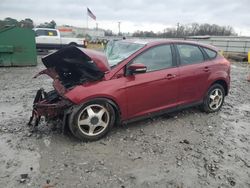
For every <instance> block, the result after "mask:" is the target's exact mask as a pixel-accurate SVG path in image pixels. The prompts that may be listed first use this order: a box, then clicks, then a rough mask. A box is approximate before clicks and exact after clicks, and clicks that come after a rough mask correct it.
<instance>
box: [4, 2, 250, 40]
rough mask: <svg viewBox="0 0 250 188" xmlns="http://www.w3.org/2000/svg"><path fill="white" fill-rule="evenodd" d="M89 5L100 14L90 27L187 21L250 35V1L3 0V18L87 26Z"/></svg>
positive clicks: (125, 28) (127, 28) (151, 26)
mask: <svg viewBox="0 0 250 188" xmlns="http://www.w3.org/2000/svg"><path fill="white" fill-rule="evenodd" d="M86 7H88V8H89V9H90V10H91V11H92V12H93V13H94V14H95V16H96V17H97V20H96V21H94V20H92V19H91V18H90V17H89V19H88V26H89V27H90V28H93V27H95V26H96V23H98V25H99V27H100V28H104V29H111V30H113V32H118V21H120V22H121V31H122V32H133V31H136V30H153V31H155V32H157V31H163V29H164V28H166V27H170V26H176V24H177V23H178V22H179V23H180V24H188V23H193V22H197V23H210V24H218V25H225V26H226V25H231V26H233V27H234V28H235V30H236V32H238V34H242V35H249V36H250V11H249V7H250V0H207V1H206V0H41V1H36V0H23V1H21V0H0V19H3V18H5V17H13V18H16V19H18V20H20V19H24V18H31V19H33V21H34V22H35V24H39V23H41V22H45V21H51V20H55V21H56V23H57V25H61V24H68V25H73V26H80V27H86V25H87V18H86V17H87V11H86Z"/></svg>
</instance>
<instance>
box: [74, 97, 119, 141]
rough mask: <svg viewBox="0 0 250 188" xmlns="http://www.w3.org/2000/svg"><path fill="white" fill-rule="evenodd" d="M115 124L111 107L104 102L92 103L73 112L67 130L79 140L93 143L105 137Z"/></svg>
mask: <svg viewBox="0 0 250 188" xmlns="http://www.w3.org/2000/svg"><path fill="white" fill-rule="evenodd" d="M114 122H115V111H114V109H113V107H112V106H111V105H110V104H109V103H107V102H104V101H99V100H96V101H93V102H90V103H87V104H85V105H83V106H81V107H80V108H78V109H75V110H73V112H72V113H71V115H70V118H69V128H70V130H71V132H72V134H73V135H75V136H76V137H77V138H79V139H81V140H86V141H93V140H98V139H100V138H102V137H103V136H105V135H106V134H107V133H108V131H109V130H110V129H111V127H112V126H113V124H114Z"/></svg>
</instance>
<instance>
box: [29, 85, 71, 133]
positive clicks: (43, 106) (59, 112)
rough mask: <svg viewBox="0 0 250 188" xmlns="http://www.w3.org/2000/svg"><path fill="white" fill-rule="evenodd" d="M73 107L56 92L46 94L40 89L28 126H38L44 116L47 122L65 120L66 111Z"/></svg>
mask: <svg viewBox="0 0 250 188" xmlns="http://www.w3.org/2000/svg"><path fill="white" fill-rule="evenodd" d="M70 106H72V103H71V102H70V101H69V100H67V99H64V98H62V97H60V96H59V95H58V94H57V92H56V91H55V90H53V91H50V92H48V93H47V92H45V91H44V89H42V88H41V89H39V90H38V91H37V93H36V96H35V99H34V102H33V110H32V116H31V117H30V120H29V123H28V125H30V126H33V128H34V127H36V126H38V124H39V122H40V120H41V117H42V116H44V117H45V119H46V120H47V121H49V120H53V119H54V118H56V119H57V118H60V119H63V117H64V113H65V110H66V109H68V108H69V107H70Z"/></svg>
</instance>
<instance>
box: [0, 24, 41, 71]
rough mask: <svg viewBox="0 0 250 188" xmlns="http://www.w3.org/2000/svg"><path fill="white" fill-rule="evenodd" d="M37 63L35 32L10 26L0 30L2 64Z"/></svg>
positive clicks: (30, 64) (23, 64)
mask: <svg viewBox="0 0 250 188" xmlns="http://www.w3.org/2000/svg"><path fill="white" fill-rule="evenodd" d="M32 65H37V56H36V44H35V33H34V31H33V30H31V29H27V28H18V27H8V28H4V29H1V30H0V66H32Z"/></svg>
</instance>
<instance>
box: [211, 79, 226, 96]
mask: <svg viewBox="0 0 250 188" xmlns="http://www.w3.org/2000/svg"><path fill="white" fill-rule="evenodd" d="M214 84H220V85H221V86H222V87H223V88H224V90H225V95H228V85H227V83H226V81H224V80H217V81H215V82H214V83H213V84H212V85H214ZM212 85H211V86H212Z"/></svg>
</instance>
